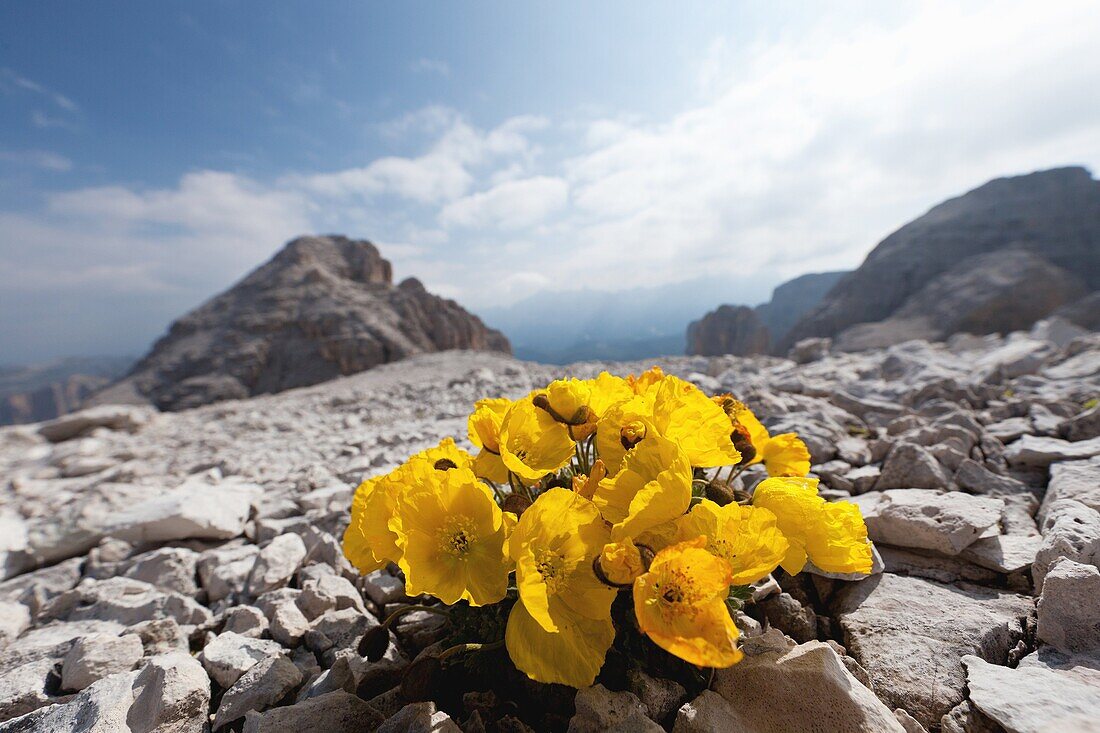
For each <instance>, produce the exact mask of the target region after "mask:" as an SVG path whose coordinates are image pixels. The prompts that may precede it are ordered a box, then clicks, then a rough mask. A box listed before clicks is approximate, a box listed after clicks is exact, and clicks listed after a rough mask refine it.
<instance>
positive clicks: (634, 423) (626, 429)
mask: <svg viewBox="0 0 1100 733" xmlns="http://www.w3.org/2000/svg"><path fill="white" fill-rule="evenodd" d="M645 433H646V427H645V423H644V422H642V421H641V420H631V421H630V422H628V423H627V424H626V425H623V426H622V427H621V428H619V442H620V443H622V446H623V448H625V449H627V450H630V449H631V448H633V447H634V446H636V445H638V443H640V442H642V439H643V438H645Z"/></svg>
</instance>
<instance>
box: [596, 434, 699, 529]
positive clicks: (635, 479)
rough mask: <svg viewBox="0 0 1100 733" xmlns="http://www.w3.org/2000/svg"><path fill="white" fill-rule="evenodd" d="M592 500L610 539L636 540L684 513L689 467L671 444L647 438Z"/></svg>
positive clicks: (686, 506) (689, 492)
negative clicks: (608, 532) (606, 526)
mask: <svg viewBox="0 0 1100 733" xmlns="http://www.w3.org/2000/svg"><path fill="white" fill-rule="evenodd" d="M592 500H593V501H594V502H595V504H596V506H597V507H599V509H600V512H601V513H602V514H603V516H604V519H606V520H607V521H609V522H611V523H612V524H613V525H614V526H613V527H612V529H611V537H612V539H614V540H623V539H625V538H626V537H637V536H638V535H640V534H642V533H643V532H645V531H646V530H648V529H651V528H653V527H656V526H658V525H660V524H664V523H665V522H669V521H672V520H673V519H675V518H676V517H678V516H680V515H681V514H683V513H684V512H686V511H687V508H688V505H689V504H690V503H691V465H690V464H689V463H688V461H687V456H685V455H684V452H683V451H681V450H680V448H679V447H678V446H677V445H676V444H675V443H674V442H672V441H671V440H669V439H667V438H664V437H662V436H661V435H657V434H654V435H651V436H647V437H646V439H645V440H643V441H642V442H640V443H639V444H638V445H637V446H636V447H635V448H634V449H633V450H631V451H630V452H629V453H627V454H626V458H624V459H623V465H622V469H621V470H620V471H619V472H618V473H617V474H615V476H614V477H611V478H606V479H604V480H603V481H601V482H600V484H599V486H598V487H596V493H595V494H594V495H593V497H592Z"/></svg>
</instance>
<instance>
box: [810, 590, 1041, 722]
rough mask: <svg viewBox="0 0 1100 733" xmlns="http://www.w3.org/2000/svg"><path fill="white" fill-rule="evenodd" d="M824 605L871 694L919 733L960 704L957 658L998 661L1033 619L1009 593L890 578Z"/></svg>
mask: <svg viewBox="0 0 1100 733" xmlns="http://www.w3.org/2000/svg"><path fill="white" fill-rule="evenodd" d="M831 606H832V612H833V614H834V615H835V617H836V618H837V621H838V623H839V624H840V628H841V630H842V631H843V633H844V645H845V647H846V648H847V650H848V653H849V654H851V655H852V656H853V657H855V659H856V661H858V662H859V663H860V664H861V665H862V666H863V667H864V668H865V669H866V670H867V671H868V673H870V675H871V679H873V680H874V684H875V693H876V694H877V695H878V696H879V697H880V698H882V700H883V701H884V702H886V704H887V705H889V706H890V707H891V708H904V709H905V710H907V711H908V712H909V713H910V714H912V715H913V717H915V718H916V719H917V720H918V721H920V723H921V724H922V725H924V726H925V727H929V726H932V725H935V724H938V723H939V720H940V718H942V717H943V715H944V714H945V713H947V712H948V711H949V710H951V709H952V708H953V707H955V706H956V705H958V704H959V703H960V702H962V700H963V697H964V694H963V693H964V690H965V688H966V674H965V672H964V670H963V666H962V662H961V659H962V657H963V656H964V655H966V654H974V655H979V656H981V657H983V658H985V659H990V660H993V661H996V662H1003V661H1004V660H1005V659H1006V658H1007V656H1008V652H1009V650H1010V649H1012V648H1013V647H1014V646H1015V645H1016V643H1017V642H1018V641H1020V640H1021V639H1023V637H1024V626H1025V622H1026V618H1027V616H1029V615H1030V614H1031V613H1033V612H1034V602H1033V600H1032V599H1031V598H1028V597H1026V596H1022V595H1018V594H1016V593H1009V592H1005V591H998V590H994V589H991V588H983V587H980V586H975V585H968V584H959V585H945V584H943V583H937V582H935V581H931V580H924V579H921V578H911V577H903V576H899V575H892V574H890V573H884V574H883V575H878V576H874V577H871V578H868V579H867V580H864V581H861V582H859V583H852V584H849V585H846V586H845V587H843V588H841V589H840V590H838V591H837V592H836V594H835V595H834V596H833V598H832V601H831Z"/></svg>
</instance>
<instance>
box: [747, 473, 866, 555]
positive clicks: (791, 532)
mask: <svg viewBox="0 0 1100 733" xmlns="http://www.w3.org/2000/svg"><path fill="white" fill-rule="evenodd" d="M752 503H753V506H756V507H763V508H765V509H768V510H769V511H771V512H772V513H773V514H775V516H776V522H777V524H778V526H779V531H780V532H782V533H783V536H784V537H786V539H787V541H788V542H789V543H790V547H789V548H788V550H787V555H786V557H785V558H784V559H783V562H782V563H780V564H781V565H782V566H783V569H784V570H786V571H787V572H788V573H791V574H792V575H793V574H795V573H798V572H800V571H801V570H802V567H803V566H804V565H805V563H806V558H807V557H809V559H810V560H813V562H814V564H815V565H817V566H818V567H819V568H821V569H822V570H826V571H829V572H836V573H869V572H870V571H871V546H870V543H869V542H868V541H867V527H866V525H865V524H864V523H863V517H862V516H861V515H860V513H859V508H858V507H857V506H855V505H854V504H851V503H850V502H836V503H835V504H827V503H826V502H825V500H824V499H823V498H821V497H820V496H818V495H817V479H815V478H793V477H787V478H767V479H764V480H763V481H761V482H760V483H759V484H758V485H757V487H756V489H755V490H754V491H753V500H752ZM819 561H820V562H819Z"/></svg>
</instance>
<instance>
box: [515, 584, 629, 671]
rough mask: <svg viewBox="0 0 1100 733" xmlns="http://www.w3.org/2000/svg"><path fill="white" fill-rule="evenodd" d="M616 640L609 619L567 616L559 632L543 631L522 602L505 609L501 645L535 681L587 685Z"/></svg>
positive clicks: (613, 628) (559, 623)
mask: <svg viewBox="0 0 1100 733" xmlns="http://www.w3.org/2000/svg"><path fill="white" fill-rule="evenodd" d="M613 641H615V624H613V623H612V622H611V619H610V618H607V619H605V620H602V621H601V620H596V619H589V618H584V617H583V616H570V617H569V618H567V619H565V620H562V621H559V622H558V632H557V633H553V634H552V633H550V632H548V631H546V629H544V628H543V627H542V626H541V625H539V623H538V621H536V620H535V619H534V617H533V616H531V613H530V612H529V611H528V610H527V607H526V606H525V605H524V604H522V603H517V604H516V605H514V606H512V610H511V611H509V612H508V626H507V627H506V628H505V630H504V644H505V646H506V647H507V648H508V656H509V657H511V658H512V663H513V664H515V665H516V669H518V670H520V671H521V672H523V673H524V674H526V675H527V676H528V677H530V678H531V679H533V680H535V681H536V682H544V683H547V684H559V685H569V686H570V687H578V688H579V687H588V686H589V685H591V684H592V683H593V682H595V681H596V675H598V674H599V673H600V669H601V668H602V667H603V661H604V658H605V657H606V656H607V650H608V649H610V648H611V643H612V642H613Z"/></svg>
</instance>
